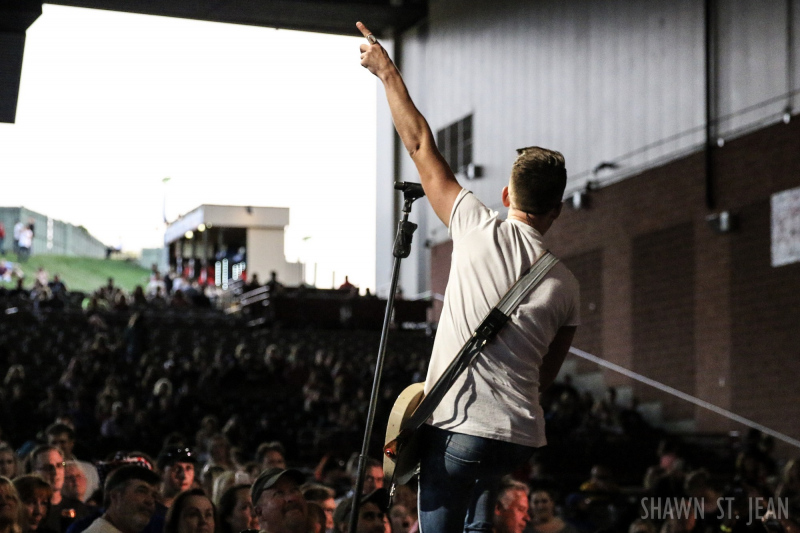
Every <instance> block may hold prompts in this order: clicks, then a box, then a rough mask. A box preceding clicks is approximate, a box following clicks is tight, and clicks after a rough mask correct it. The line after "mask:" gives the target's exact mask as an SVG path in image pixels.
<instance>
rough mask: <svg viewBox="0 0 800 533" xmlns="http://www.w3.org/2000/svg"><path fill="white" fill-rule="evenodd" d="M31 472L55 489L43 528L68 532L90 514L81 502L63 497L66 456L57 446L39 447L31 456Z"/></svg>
mask: <svg viewBox="0 0 800 533" xmlns="http://www.w3.org/2000/svg"><path fill="white" fill-rule="evenodd" d="M30 465H31V470H32V471H33V473H35V474H39V475H40V476H42V477H43V478H44V479H45V481H47V482H48V483H50V486H51V487H52V488H53V496H52V498H50V510H49V511H48V512H47V516H45V518H44V521H43V522H42V526H43V527H44V528H46V529H49V530H51V531H60V532H62V533H63V532H64V531H66V529H67V527H69V525H70V524H71V523H72V521H74V520H75V519H76V518H83V517H84V516H86V515H87V514H88V509H87V508H86V505H84V503H83V502H82V501H80V500H76V499H73V498H67V497H64V496H62V494H61V489H62V488H63V487H64V466H65V464H64V456H63V455H62V454H61V451H60V450H59V449H58V448H56V447H55V446H50V445H48V444H43V445H41V446H37V447H36V448H34V449H33V451H31V454H30Z"/></svg>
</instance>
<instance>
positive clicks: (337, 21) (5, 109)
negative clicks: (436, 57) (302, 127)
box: [0, 0, 428, 122]
mask: <svg viewBox="0 0 800 533" xmlns="http://www.w3.org/2000/svg"><path fill="white" fill-rule="evenodd" d="M50 3H52V4H58V5H63V6H73V7H84V8H92V9H106V10H111V11H121V12H126V13H138V14H143V15H160V16H166V17H178V18H186V19H195V20H206V21H211V22H226V23H231V24H246V25H250V26H264V27H268V28H281V29H287V30H300V31H310V32H318V33H331V34H339V35H358V33H357V30H356V29H355V23H356V21H358V20H362V21H364V22H365V23H368V25H369V27H370V29H371V30H372V31H373V32H375V34H376V35H377V37H378V38H381V37H390V36H393V35H394V34H397V33H398V32H402V31H403V30H405V29H407V28H409V27H411V26H413V25H414V24H416V23H417V22H419V21H420V20H422V19H423V18H425V17H426V16H427V13H428V2H427V0H350V1H341V0H191V1H187V0H66V1H55V2H50ZM41 13H42V2H41V1H37V0H0V122H14V120H15V117H16V109H17V99H18V96H19V84H20V74H21V72H22V54H23V50H24V47H25V32H26V30H27V29H28V28H29V27H30V25H31V24H33V22H34V21H35V20H36V19H37V18H38V17H39V15H41Z"/></svg>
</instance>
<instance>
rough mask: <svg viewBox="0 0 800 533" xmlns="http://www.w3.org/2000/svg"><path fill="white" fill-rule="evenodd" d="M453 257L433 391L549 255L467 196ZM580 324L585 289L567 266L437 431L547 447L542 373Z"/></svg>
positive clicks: (458, 390) (447, 409) (494, 349)
mask: <svg viewBox="0 0 800 533" xmlns="http://www.w3.org/2000/svg"><path fill="white" fill-rule="evenodd" d="M450 235H451V237H452V238H453V257H452V263H451V268H450V278H449V280H448V287H447V291H446V294H445V302H444V308H443V312H442V316H441V319H440V322H439V330H438V332H437V335H436V342H435V344H434V350H433V355H432V359H431V364H430V367H429V370H428V378H427V381H426V390H427V389H429V388H430V387H431V386H432V385H433V383H435V381H436V379H438V377H439V376H440V375H441V373H442V372H444V369H445V368H446V367H447V365H448V364H449V363H450V361H452V359H453V357H455V355H456V354H457V353H458V351H459V350H460V349H461V347H462V346H463V345H464V343H465V342H466V341H467V339H468V338H469V337H470V335H472V333H473V331H474V330H475V328H476V327H477V326H478V324H480V322H481V320H482V319H483V318H484V317H485V316H486V314H487V313H488V312H489V311H490V310H491V309H492V307H494V305H495V304H496V303H497V302H498V301H499V300H500V299H501V298H502V297H503V295H504V294H505V293H506V291H507V290H508V289H509V288H510V287H511V286H512V285H513V284H514V283H515V282H516V281H517V279H519V278H520V277H521V275H522V274H523V273H524V272H525V271H526V270H527V269H528V268H529V267H530V266H531V265H532V264H533V263H534V262H535V261H536V260H537V259H538V258H539V257H540V256H541V255H542V254H543V253H544V251H545V249H544V246H543V243H542V237H541V235H540V234H539V233H538V232H537V231H536V230H535V229H534V228H532V227H531V226H529V225H526V224H524V223H522V222H519V221H514V220H509V221H503V220H500V219H499V218H498V217H497V213H496V212H493V211H491V210H489V209H488V208H486V207H485V206H484V205H483V204H482V203H481V202H480V201H479V200H478V199H477V198H475V196H474V195H473V194H471V193H469V192H467V191H462V193H461V194H460V195H459V196H458V198H457V200H456V203H455V205H454V207H453V213H452V216H451V219H450ZM577 323H578V284H577V281H576V280H575V278H574V277H573V276H572V274H571V273H570V272H569V270H568V269H567V268H566V267H564V266H563V265H562V264H557V265H556V267H554V269H553V270H552V271H551V272H550V273H549V274H548V275H547V277H546V278H545V280H544V281H543V282H542V284H541V285H540V286H539V287H538V288H537V289H536V290H535V291H534V292H533V293H532V294H531V295H530V296H528V297H527V298H526V299H525V300H523V302H522V303H521V304H520V306H519V308H518V309H517V310H516V311H515V312H514V314H513V315H512V320H511V321H510V322H509V323H508V324H507V325H506V326H505V327H504V328H503V330H501V332H500V334H499V335H498V337H497V338H496V339H495V340H493V341H492V342H491V343H490V344H489V345H487V347H486V348H484V350H483V352H482V354H481V355H479V356H478V358H477V359H476V360H475V362H474V363H473V364H472V365H471V367H470V368H469V369H468V370H467V371H466V372H465V373H464V374H463V375H462V376H461V377H460V378H459V379H458V380H457V381H456V383H455V384H454V386H453V387H452V388H451V390H450V392H449V393H448V394H447V395H446V396H445V398H444V400H443V401H442V403H441V404H440V406H439V407H438V408H437V410H436V412H435V413H434V417H433V425H434V426H437V427H440V428H443V429H448V430H451V431H456V432H458V433H464V434H468V435H475V436H479V437H485V438H492V439H498V440H502V441H506V442H514V443H516V444H523V445H526V446H542V445H544V444H545V439H544V420H543V419H542V413H541V407H540V406H539V399H538V392H539V389H538V387H539V366H540V365H541V364H542V359H543V357H544V355H545V354H546V353H547V351H548V348H549V346H550V343H551V342H552V340H553V338H554V337H555V335H556V333H557V331H558V330H559V328H561V327H562V326H573V325H577Z"/></svg>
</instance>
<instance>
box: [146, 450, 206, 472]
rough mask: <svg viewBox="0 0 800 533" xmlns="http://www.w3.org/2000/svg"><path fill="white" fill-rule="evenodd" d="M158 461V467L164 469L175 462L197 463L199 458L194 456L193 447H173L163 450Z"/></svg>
mask: <svg viewBox="0 0 800 533" xmlns="http://www.w3.org/2000/svg"><path fill="white" fill-rule="evenodd" d="M156 463H157V464H158V469H159V470H163V469H164V468H166V467H168V466H170V465H173V464H175V463H192V464H195V463H197V458H196V457H195V456H194V453H193V452H192V449H191V448H181V447H171V448H164V449H163V450H161V452H160V453H159V454H158V459H157V460H156Z"/></svg>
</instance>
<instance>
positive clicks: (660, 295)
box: [431, 117, 800, 438]
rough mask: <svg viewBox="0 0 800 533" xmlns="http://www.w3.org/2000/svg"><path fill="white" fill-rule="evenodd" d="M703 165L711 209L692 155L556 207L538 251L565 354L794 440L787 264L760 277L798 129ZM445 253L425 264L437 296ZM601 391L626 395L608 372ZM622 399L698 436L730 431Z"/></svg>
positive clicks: (790, 183)
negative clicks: (676, 420)
mask: <svg viewBox="0 0 800 533" xmlns="http://www.w3.org/2000/svg"><path fill="white" fill-rule="evenodd" d="M712 160H713V169H714V182H715V188H714V193H715V199H716V206H715V208H714V209H713V210H709V209H708V208H707V207H706V204H705V164H706V163H705V156H704V154H702V153H697V154H693V155H690V156H688V157H686V158H683V159H680V160H677V161H673V162H671V163H669V164H667V165H664V166H661V167H658V168H654V169H650V170H648V171H646V172H644V173H642V174H640V175H638V176H635V177H633V178H630V179H627V180H624V181H622V182H619V183H616V184H613V185H610V186H608V187H604V188H602V189H600V190H597V191H594V192H592V193H591V198H590V206H589V208H588V209H584V210H580V211H574V210H570V209H567V208H566V207H565V209H564V212H563V214H562V216H561V218H560V219H559V220H558V221H557V222H556V224H555V225H554V226H553V228H552V229H551V231H550V232H549V233H548V234H547V241H548V245H549V246H550V248H551V250H553V251H554V252H555V253H556V254H557V255H559V256H560V257H562V258H563V259H564V261H565V263H566V264H567V265H568V266H569V267H570V268H571V269H572V270H573V272H574V273H575V275H576V277H577V278H578V279H579V280H580V281H581V285H582V293H581V298H582V306H581V307H582V313H583V320H584V327H583V328H582V329H581V330H579V334H578V336H577V338H576V341H575V345H576V346H578V347H579V348H582V349H585V350H586V351H589V352H591V353H595V354H597V355H599V356H602V357H604V358H606V359H607V360H609V361H612V362H614V363H617V364H620V365H623V366H625V367H627V368H630V369H633V370H635V371H640V372H641V373H643V374H646V375H647V376H648V377H650V378H652V379H656V380H658V381H661V382H664V383H667V384H668V385H671V386H673V387H675V388H677V389H679V390H682V391H684V392H686V393H689V394H692V395H694V396H697V397H700V398H701V399H703V400H706V401H708V402H711V403H713V404H715V405H718V406H720V407H723V408H726V409H730V410H732V411H734V412H736V413H737V414H739V415H741V416H744V417H746V418H750V419H753V420H755V421H756V422H759V423H761V424H764V425H766V426H768V427H771V428H773V429H776V430H778V431H781V432H784V433H787V434H789V435H790V436H791V437H794V438H800V425H798V424H797V420H798V419H800V416H798V415H800V387H798V386H797V384H796V382H797V379H798V378H800V264H794V265H787V266H783V267H779V268H773V267H772V266H771V265H770V203H769V200H770V195H772V194H773V193H776V192H780V191H783V190H786V189H789V188H793V187H797V186H800V120H798V119H797V117H795V120H793V121H792V122H791V123H789V124H777V125H774V126H770V127H767V128H765V129H763V130H761V131H758V132H755V133H752V134H749V135H747V136H744V137H741V138H739V139H735V140H733V141H729V142H727V143H726V144H725V146H724V147H722V148H719V149H715V151H714V154H713V158H712ZM723 210H728V211H730V212H731V213H732V214H733V215H734V216H735V217H736V221H737V226H736V228H735V229H734V231H732V232H730V233H727V234H719V233H716V232H715V231H713V230H712V229H711V227H710V226H709V224H708V223H707V221H706V216H707V215H709V214H711V213H718V212H720V211H723ZM450 249H451V247H450V245H449V243H446V244H442V245H439V246H437V247H434V250H433V252H434V253H433V254H432V256H431V257H432V265H431V266H432V268H431V271H432V277H433V279H432V286H435V287H437V288H436V290H437V291H440V288H439V285H441V283H440V280H441V279H444V280H446V275H445V276H444V278H442V274H443V273H445V272H448V271H449V250H450ZM436 280H439V281H436ZM434 281H436V282H435V283H434ZM607 381H608V382H609V383H611V384H624V383H628V380H627V378H624V377H622V376H619V375H615V374H611V373H608V374H607ZM635 390H636V393H637V394H638V395H640V396H642V397H643V398H644V399H647V398H650V397H654V398H656V397H657V398H659V399H661V400H663V401H664V407H665V412H666V414H667V415H670V416H673V417H685V416H693V417H694V418H695V419H696V420H697V422H698V427H699V429H701V430H705V431H719V430H728V429H742V427H741V426H739V425H738V424H734V423H731V422H730V421H728V420H727V419H725V418H723V417H721V416H719V415H716V414H714V413H711V412H710V411H707V410H705V409H702V408H699V407H694V406H690V405H688V404H686V403H685V402H683V401H680V400H675V399H670V398H669V397H665V396H664V395H663V394H660V395H656V394H655V393H653V392H652V391H649V390H646V389H643V388H641V387H638V386H637V387H636V388H635Z"/></svg>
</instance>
